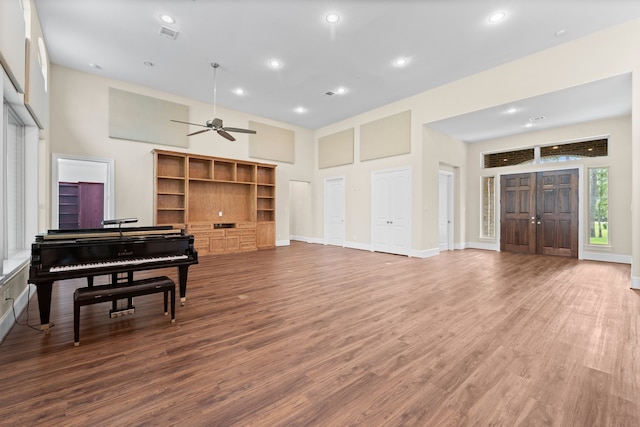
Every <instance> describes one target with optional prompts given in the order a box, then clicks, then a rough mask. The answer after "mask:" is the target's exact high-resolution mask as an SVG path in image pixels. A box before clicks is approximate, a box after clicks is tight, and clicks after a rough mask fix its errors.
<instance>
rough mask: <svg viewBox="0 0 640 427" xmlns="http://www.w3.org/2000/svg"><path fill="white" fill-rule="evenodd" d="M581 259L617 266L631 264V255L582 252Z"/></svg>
mask: <svg viewBox="0 0 640 427" xmlns="http://www.w3.org/2000/svg"><path fill="white" fill-rule="evenodd" d="M582 259H586V260H589V261H603V262H616V263H619V264H631V255H617V254H606V253H599V252H583V253H582Z"/></svg>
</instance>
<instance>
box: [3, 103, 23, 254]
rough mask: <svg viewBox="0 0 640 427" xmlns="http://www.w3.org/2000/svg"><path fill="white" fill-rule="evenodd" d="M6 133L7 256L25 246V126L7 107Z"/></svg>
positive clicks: (5, 222)
mask: <svg viewBox="0 0 640 427" xmlns="http://www.w3.org/2000/svg"><path fill="white" fill-rule="evenodd" d="M6 129H7V133H6V139H5V141H6V146H5V149H6V155H5V158H6V161H7V163H6V174H5V179H6V187H5V188H6V190H5V191H6V193H5V194H6V196H5V200H6V203H7V205H6V209H5V212H6V219H5V221H4V224H3V225H4V229H5V231H6V234H5V235H6V236H7V240H6V256H8V257H11V256H13V255H15V254H16V253H17V252H19V251H21V250H22V249H23V248H24V242H23V236H24V228H23V224H22V223H23V221H22V218H24V176H23V175H24V174H23V170H24V126H22V123H20V122H19V121H18V119H17V117H16V116H15V115H14V114H13V113H12V112H11V110H10V109H8V108H7V126H6Z"/></svg>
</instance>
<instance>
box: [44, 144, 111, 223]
mask: <svg viewBox="0 0 640 427" xmlns="http://www.w3.org/2000/svg"><path fill="white" fill-rule="evenodd" d="M51 170H52V177H53V179H52V186H51V228H54V229H57V228H60V210H61V205H60V184H61V183H64V182H71V183H80V182H86V183H95V184H102V198H103V200H102V207H101V209H102V218H104V219H112V218H114V217H115V206H114V200H115V194H114V191H115V185H114V184H115V180H114V173H113V171H114V162H113V159H102V158H94V157H82V156H71V155H62V154H52V164H51ZM96 204H98V205H99V202H96V201H94V202H91V203H90V205H91V206H93V207H94V210H95V209H96V208H95V206H96ZM99 208H100V207H98V209H99ZM95 216H99V214H95Z"/></svg>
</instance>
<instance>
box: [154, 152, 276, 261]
mask: <svg viewBox="0 0 640 427" xmlns="http://www.w3.org/2000/svg"><path fill="white" fill-rule="evenodd" d="M154 157H155V222H156V224H157V225H173V226H174V227H179V228H185V229H186V230H187V232H188V233H190V234H192V235H193V236H194V245H195V246H196V249H197V250H198V252H199V253H200V254H202V255H206V254H220V253H230V252H241V251H250V250H256V249H265V248H272V247H275V219H276V211H275V196H276V187H275V178H276V174H275V168H276V165H271V164H265V163H256V162H248V161H241V160H233V159H223V158H218V157H210V156H202V155H192V154H187V153H178V152H173V151H165V150H154Z"/></svg>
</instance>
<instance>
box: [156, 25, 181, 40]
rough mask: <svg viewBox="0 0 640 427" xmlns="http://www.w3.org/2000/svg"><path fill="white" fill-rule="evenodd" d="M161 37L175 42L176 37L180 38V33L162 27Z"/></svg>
mask: <svg viewBox="0 0 640 427" xmlns="http://www.w3.org/2000/svg"><path fill="white" fill-rule="evenodd" d="M160 35H161V36H164V37H166V38H168V39H171V40H175V39H176V37H178V32H177V31H176V30H172V29H171V28H169V27H160Z"/></svg>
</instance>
